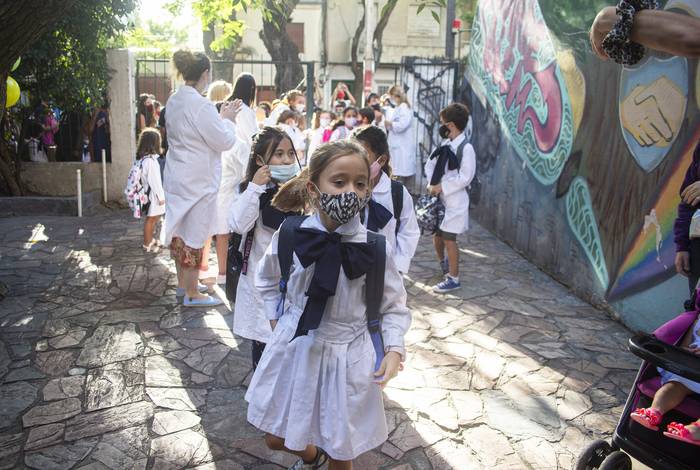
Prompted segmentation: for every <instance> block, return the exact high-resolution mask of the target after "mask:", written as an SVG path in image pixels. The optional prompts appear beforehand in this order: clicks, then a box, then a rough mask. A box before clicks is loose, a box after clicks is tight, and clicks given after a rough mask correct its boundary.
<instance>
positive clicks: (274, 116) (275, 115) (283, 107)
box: [264, 103, 290, 126]
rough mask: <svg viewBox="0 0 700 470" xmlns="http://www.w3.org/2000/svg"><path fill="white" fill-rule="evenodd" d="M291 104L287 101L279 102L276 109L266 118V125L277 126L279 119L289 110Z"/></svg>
mask: <svg viewBox="0 0 700 470" xmlns="http://www.w3.org/2000/svg"><path fill="white" fill-rule="evenodd" d="M289 109H290V108H289V105H288V104H286V103H279V104H278V105H277V106H276V107H275V109H273V110H272V112H271V113H270V116H269V117H268V118H267V119H265V121H264V122H265V125H266V126H276V125H277V120H278V119H279V118H280V116H281V115H282V113H283V112H285V111H287V110H289Z"/></svg>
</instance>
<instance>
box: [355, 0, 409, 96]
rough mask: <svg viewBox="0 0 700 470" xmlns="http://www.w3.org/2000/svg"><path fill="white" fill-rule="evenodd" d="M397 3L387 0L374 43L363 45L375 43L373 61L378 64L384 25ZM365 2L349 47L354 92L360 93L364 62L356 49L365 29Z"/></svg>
mask: <svg viewBox="0 0 700 470" xmlns="http://www.w3.org/2000/svg"><path fill="white" fill-rule="evenodd" d="M398 3H399V0H389V1H388V2H387V4H386V6H385V7H384V8H383V9H382V14H381V17H380V18H379V21H377V26H376V28H375V29H374V44H366V45H365V47H372V48H373V47H374V46H375V44H376V51H375V54H376V55H375V57H374V63H375V64H377V65H379V62H380V60H381V58H382V38H383V36H384V29H385V28H386V25H387V24H389V18H390V17H391V14H392V13H393V12H394V8H396V5H397V4H398ZM366 13H367V11H366V9H365V2H362V19H361V20H360V24H358V25H357V29H356V30H355V36H353V38H352V45H351V47H350V68H351V69H352V74H353V75H354V76H355V94H356V95H361V94H362V93H363V91H364V73H363V72H364V64H363V62H362V61H360V60H358V57H357V49H358V48H359V46H360V38H361V37H362V32H363V31H364V29H365V16H366Z"/></svg>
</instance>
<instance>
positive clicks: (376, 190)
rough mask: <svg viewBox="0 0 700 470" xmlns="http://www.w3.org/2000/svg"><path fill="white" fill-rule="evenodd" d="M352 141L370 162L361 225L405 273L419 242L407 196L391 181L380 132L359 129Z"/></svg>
mask: <svg viewBox="0 0 700 470" xmlns="http://www.w3.org/2000/svg"><path fill="white" fill-rule="evenodd" d="M352 137H353V138H354V139H355V140H356V141H358V142H359V143H360V144H361V145H362V146H363V147H364V149H365V150H366V151H367V154H368V155H369V160H370V161H371V162H372V164H371V165H370V177H371V178H372V200H371V201H370V202H369V204H368V205H367V207H366V208H365V210H364V211H363V216H364V217H363V223H364V225H365V227H367V228H368V229H369V230H372V231H375V232H378V233H381V234H382V235H384V236H385V237H386V240H387V245H388V246H389V247H390V248H391V254H392V257H393V258H394V262H395V263H396V267H397V268H398V269H399V272H401V273H407V272H408V268H409V267H410V265H411V259H413V255H414V254H415V253H416V247H418V240H419V239H420V229H419V228H418V222H417V221H416V212H415V210H414V208H413V198H412V197H411V193H409V192H408V190H407V189H406V187H405V186H404V185H403V184H401V183H399V182H398V181H396V180H392V179H391V164H390V162H389V161H390V158H391V156H390V155H389V144H388V143H387V139H386V133H385V132H384V130H382V129H381V128H380V127H377V126H365V127H360V128H358V129H355V131H354V132H353V134H352ZM396 206H399V207H396ZM397 212H398V213H397Z"/></svg>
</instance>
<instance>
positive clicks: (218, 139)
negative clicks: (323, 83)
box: [135, 55, 475, 469]
mask: <svg viewBox="0 0 700 470" xmlns="http://www.w3.org/2000/svg"><path fill="white" fill-rule="evenodd" d="M183 57H184V58H182V57H181V63H182V62H183V61H185V59H187V60H189V61H190V63H191V66H190V67H189V68H188V66H187V65H180V66H178V70H180V71H181V72H182V75H183V77H184V78H186V85H184V86H183V87H184V88H182V90H178V92H177V93H176V94H174V95H173V97H171V99H170V100H169V102H168V109H169V110H170V113H169V114H168V119H167V121H165V122H164V127H165V129H164V131H166V130H167V132H163V134H165V135H167V136H168V138H169V149H170V150H169V152H174V153H175V154H176V158H177V159H178V162H177V163H176V164H177V165H182V164H184V163H183V162H184V161H185V157H183V155H186V154H187V152H190V153H191V152H194V150H193V149H194V145H193V144H191V143H188V142H187V139H195V140H197V142H199V143H200V144H201V142H200V141H203V142H204V144H207V145H209V144H208V142H209V140H208V139H213V140H212V142H214V141H215V143H212V144H211V145H210V146H209V150H208V152H210V153H211V155H219V154H220V155H221V159H220V161H221V169H220V170H219V169H218V167H216V166H215V167H212V166H211V165H212V164H211V163H206V165H209V168H210V171H216V172H219V173H220V177H218V176H217V178H216V179H215V180H212V181H218V193H216V194H215V195H214V197H215V199H216V204H215V205H213V206H211V207H215V209H216V210H214V211H213V212H211V213H208V214H207V215H206V217H209V218H212V217H214V218H215V219H216V220H213V221H208V227H209V233H208V236H209V237H215V239H216V253H217V257H218V261H219V262H218V265H219V266H218V276H217V282H218V283H220V284H226V283H233V289H232V292H233V295H232V300H233V299H235V302H234V306H233V308H234V320H233V331H234V333H235V334H236V335H238V336H240V337H243V338H247V339H250V340H251V341H252V364H253V367H254V368H255V373H254V375H253V377H252V380H251V383H250V386H249V389H248V392H247V394H246V400H247V401H248V403H249V408H248V419H249V421H250V422H251V423H252V424H254V425H255V426H256V427H258V428H259V429H261V430H262V431H264V432H265V433H266V437H265V441H266V443H267V445H268V446H269V447H270V448H271V449H275V450H280V451H286V452H289V453H292V454H294V455H297V456H298V457H299V461H298V462H297V464H295V466H293V467H292V468H295V469H302V468H320V466H321V465H323V464H324V463H325V462H326V461H328V462H329V465H330V466H329V468H331V469H345V468H352V460H353V459H354V458H355V457H357V456H358V455H360V454H361V453H363V452H366V451H368V450H370V449H372V448H375V447H377V446H379V445H381V443H382V442H384V441H385V440H386V438H387V428H386V422H385V418H384V409H383V404H382V396H381V390H382V388H383V387H384V385H386V383H387V382H389V381H390V380H391V379H392V378H393V377H394V376H396V374H397V373H398V371H399V370H400V368H401V363H402V361H403V359H404V357H405V349H404V336H405V334H406V333H407V331H408V328H409V325H410V322H411V315H410V312H409V310H408V308H407V305H406V301H407V295H406V291H405V289H404V284H403V278H402V275H403V274H405V273H407V272H408V271H409V269H410V265H411V260H412V258H413V256H414V254H415V251H416V248H417V245H418V242H419V239H420V235H421V234H420V230H419V227H418V223H417V220H416V213H415V210H414V200H413V196H412V195H411V192H409V189H408V188H407V187H405V186H404V185H403V184H402V183H401V182H400V181H399V179H397V174H398V177H401V176H404V178H406V177H407V175H408V174H409V173H410V171H409V170H410V169H407V167H409V166H410V165H415V161H413V162H412V163H407V162H403V161H399V162H398V164H397V161H396V159H395V155H403V154H402V149H403V147H405V146H407V145H408V143H407V141H406V137H405V136H404V135H402V134H403V133H404V132H406V130H407V129H408V128H410V127H411V126H412V119H413V116H412V111H411V108H410V105H409V104H408V102H407V100H406V96H405V94H404V92H403V90H402V89H401V88H400V87H392V88H391V90H389V94H388V95H387V96H384V97H379V96H378V95H376V94H370V95H369V96H367V98H366V107H363V108H360V109H358V108H357V107H355V106H354V101H355V99H354V97H353V96H352V95H351V94H350V92H349V90H347V87H342V86H341V87H338V88H337V89H336V92H335V93H334V94H335V99H336V100H337V106H335V109H334V110H333V111H331V110H322V109H317V110H316V112H315V115H314V119H313V125H312V128H311V129H308V130H307V129H305V118H304V115H305V111H306V106H307V103H306V97H305V95H304V94H303V93H302V92H301V91H298V90H292V91H290V92H288V93H286V96H285V98H284V100H282V101H280V102H279V103H277V105H276V106H267V107H265V106H261V105H258V106H257V107H256V103H255V90H256V85H255V79H254V78H253V77H252V76H251V75H249V74H242V75H241V76H239V77H238V79H237V80H236V83H235V84H233V85H232V84H228V83H225V82H214V83H209V81H208V76H207V75H206V74H207V73H208V70H207V69H206V65H207V62H206V61H205V59H204V58H202V57H199V56H197V55H191V56H183ZM176 65H177V64H176ZM193 70H195V71H193ZM188 77H189V78H188ZM186 88H192V92H190V91H188V90H187V89H186ZM205 88H206V89H207V90H208V94H207V96H208V98H209V104H206V103H205V101H206V100H205V99H203V98H202V97H201V93H202V91H203V89H205ZM350 100H352V101H351V102H346V101H350ZM171 101H172V102H173V104H171ZM187 101H189V102H190V104H189V105H188V106H189V108H188V107H187V106H185V103H186V102H187ZM229 105H233V106H229ZM208 106H211V107H212V108H213V107H214V106H216V107H217V108H219V113H220V117H218V118H215V117H214V116H215V114H214V113H215V112H216V111H215V110H213V109H210V108H208ZM193 107H194V108H195V109H199V111H197V112H196V114H193V116H195V115H196V116H200V119H205V120H212V119H221V120H225V121H226V125H219V124H217V126H219V128H218V129H217V130H216V133H214V132H212V133H211V135H207V132H208V131H206V130H204V129H200V128H198V127H197V126H198V125H199V124H198V122H197V121H198V119H194V118H192V117H190V115H189V113H191V111H190V110H189V109H190V108H193ZM171 108H173V109H171ZM233 108H235V109H233ZM386 108H390V109H391V110H392V112H391V113H387V112H386ZM335 111H340V112H339V113H336V112H335ZM164 114H165V110H163V116H164ZM205 115H206V118H205V117H204V116H205ZM187 117H190V119H185V120H184V121H182V119H183V118H187ZM468 118H469V112H468V110H467V108H466V107H465V106H463V105H450V106H448V107H447V108H445V109H444V110H443V111H442V112H441V114H440V120H441V124H442V126H441V128H440V135H441V137H442V138H443V139H444V141H443V142H442V143H441V145H440V148H439V149H438V150H437V151H436V152H434V153H433V155H432V156H431V159H430V160H428V162H427V164H426V173H427V175H428V179H429V180H430V185H428V187H427V191H428V192H429V193H430V194H432V195H434V196H435V197H437V198H439V199H440V200H441V201H442V203H443V204H444V206H445V218H444V220H443V221H442V224H441V225H440V229H439V230H438V231H437V233H436V234H435V235H434V240H435V248H436V252H437V258H438V261H439V266H440V269H442V270H443V273H444V274H445V275H446V277H445V280H444V281H442V282H440V283H439V284H438V285H437V286H435V288H434V290H435V291H436V292H448V291H450V290H453V289H457V288H459V286H460V284H459V277H458V276H459V266H458V262H459V256H458V249H457V241H456V239H457V236H458V235H460V234H461V233H463V232H464V231H466V230H467V228H468V207H469V196H468V193H467V191H466V188H467V187H468V186H469V183H470V180H471V178H472V177H473V176H474V171H475V158H474V150H473V149H472V147H471V145H470V144H469V143H468V141H467V139H466V137H465V136H464V133H463V131H464V129H465V128H466V124H467V121H468ZM147 124H148V123H147ZM183 126H185V127H187V129H185V128H183ZM189 127H194V128H196V129H197V132H196V133H197V135H196V136H191V135H188V133H192V131H191V130H190V129H189ZM232 132H233V134H231V133H232ZM223 142H226V144H224V143H223ZM410 145H415V143H414V142H410ZM222 146H225V147H226V149H225V150H223V151H221V149H222V148H223V147H222ZM183 149H184V150H183ZM162 153H163V152H162V150H161V133H160V132H159V131H158V130H157V129H154V128H152V127H143V129H141V131H140V135H139V142H138V154H137V158H136V162H135V166H138V168H140V170H141V172H140V175H141V182H142V192H143V193H145V195H146V200H147V201H148V202H147V203H146V205H147V207H146V206H144V207H142V210H143V212H144V215H145V216H146V219H145V223H144V249H146V250H147V251H156V250H157V249H158V244H157V241H156V238H155V236H154V230H155V226H156V225H157V222H158V220H159V219H160V217H161V216H162V215H163V214H165V222H164V223H165V225H166V226H168V224H169V222H170V220H169V218H170V217H171V216H173V214H174V217H180V218H181V219H184V218H186V217H188V213H184V212H183V211H184V210H185V209H186V207H185V206H187V207H189V206H190V205H192V207H194V208H196V207H198V205H199V207H202V208H203V206H202V204H204V203H205V202H206V201H204V202H203V201H202V200H194V202H192V203H185V202H184V201H178V202H177V203H176V205H175V207H172V206H171V205H170V203H171V201H170V200H169V199H170V198H173V197H177V198H180V196H181V194H183V191H184V192H185V193H187V194H192V191H190V188H186V187H185V188H183V187H182V186H181V182H180V181H177V180H176V179H175V178H173V177H174V175H175V174H176V173H175V170H173V171H170V172H169V175H170V176H168V178H173V181H166V182H165V184H163V183H162V180H161V175H160V171H161V169H160V166H159V165H158V157H159V155H160V154H162ZM404 153H405V155H410V152H404ZM405 155H403V156H405ZM193 158H194V154H193ZM165 160H166V166H167V165H168V164H169V160H168V155H166V156H165ZM412 160H415V158H412ZM193 161H195V160H193ZM208 161H209V160H207V162H208ZM212 161H213V160H212ZM217 161H218V160H217ZM202 164H204V163H202ZM397 167H398V168H399V171H397ZM183 168H185V167H183ZM183 171H186V170H183ZM197 171H203V168H198V169H197ZM414 173H415V172H414ZM184 174H185V175H187V173H184ZM180 175H182V173H180ZM187 176H189V175H187ZM192 181H194V180H192ZM202 184H203V183H202ZM163 186H165V187H166V190H164V189H163ZM207 188H208V186H207ZM202 191H204V187H202ZM205 192H206V193H207V194H209V189H207V190H206V191H205ZM207 197H209V196H207ZM207 204H209V202H207ZM183 207H185V209H183ZM171 211H172V212H171ZM200 218H201V217H200ZM202 220H204V219H202ZM177 223H179V224H182V222H181V221H180V220H178V221H177ZM167 231H168V234H167V237H169V240H172V243H171V245H170V247H171V254H172V255H173V256H174V257H175V258H176V264H177V265H178V279H179V285H178V287H179V289H178V290H179V294H181V295H182V296H183V297H184V301H183V305H184V306H202V305H205V306H211V305H217V304H218V303H220V301H218V299H214V298H213V296H212V297H209V296H207V295H205V294H199V292H198V291H204V290H205V289H206V286H202V285H199V286H198V287H197V289H194V287H192V286H193V285H190V283H189V282H190V281H187V280H185V279H183V276H185V277H186V273H187V272H189V271H188V269H192V268H191V266H195V267H198V268H199V270H203V269H205V268H208V266H207V262H208V260H207V258H208V252H207V250H208V243H209V241H206V242H203V240H204V238H203V236H204V235H205V234H204V233H202V230H201V227H199V228H198V230H197V233H196V235H197V240H199V243H200V245H203V246H193V245H191V242H189V241H187V240H185V239H184V238H183V237H182V236H181V233H185V232H188V229H187V228H185V227H183V226H182V225H177V226H176V227H172V226H171V227H168V229H167ZM229 238H230V240H231V242H230V243H231V246H228V245H229ZM191 239H192V238H190V240H191ZM209 240H210V238H209ZM445 252H446V253H447V255H446V256H445ZM227 255H229V256H232V257H231V258H229V259H227ZM232 266H233V267H235V269H233V270H232V269H231V267H232ZM231 272H235V273H236V275H235V277H234V276H233V275H230V273H231ZM227 276H230V277H227ZM199 277H200V278H201V274H200V276H199ZM228 288H229V285H227V291H228Z"/></svg>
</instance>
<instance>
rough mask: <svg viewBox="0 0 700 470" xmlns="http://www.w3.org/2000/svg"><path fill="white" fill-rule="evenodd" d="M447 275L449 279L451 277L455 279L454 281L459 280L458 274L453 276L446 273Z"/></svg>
mask: <svg viewBox="0 0 700 470" xmlns="http://www.w3.org/2000/svg"><path fill="white" fill-rule="evenodd" d="M447 277H449V278H450V279H452V280H453V281H455V282H459V276H456V277H455V276H453V275H451V274H448V275H447Z"/></svg>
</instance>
